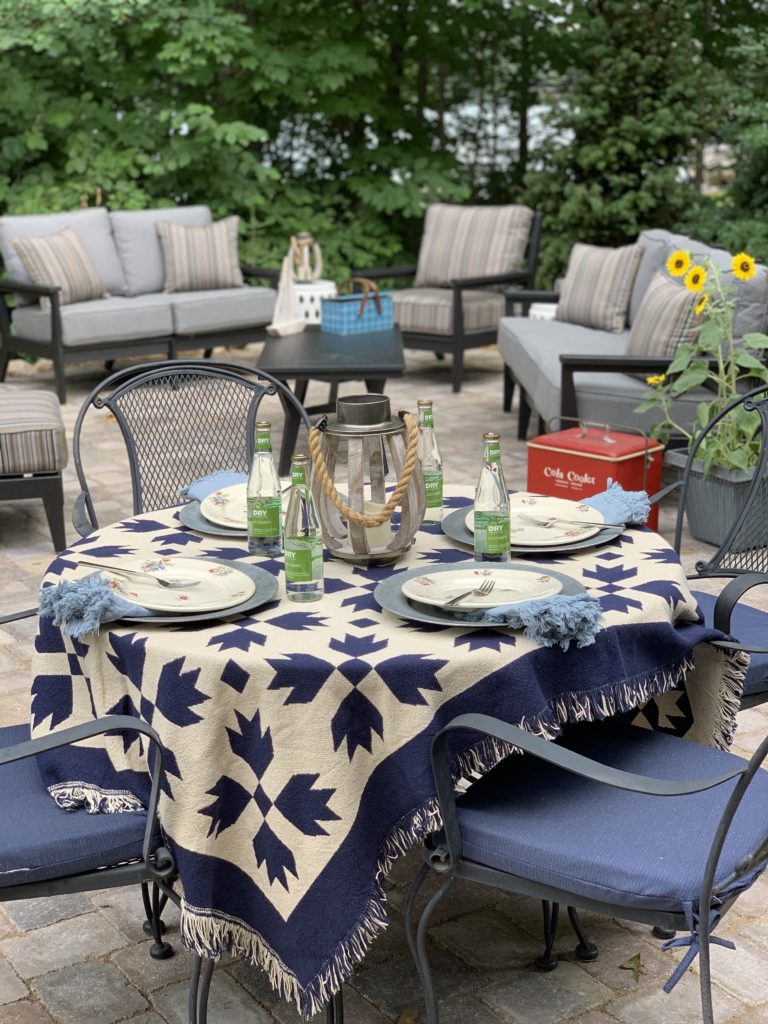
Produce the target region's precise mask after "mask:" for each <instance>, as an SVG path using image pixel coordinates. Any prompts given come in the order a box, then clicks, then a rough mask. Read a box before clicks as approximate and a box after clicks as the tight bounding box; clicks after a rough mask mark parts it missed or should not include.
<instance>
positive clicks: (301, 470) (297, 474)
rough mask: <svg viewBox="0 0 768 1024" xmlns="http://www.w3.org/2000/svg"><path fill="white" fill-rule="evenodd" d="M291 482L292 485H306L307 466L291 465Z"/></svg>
mask: <svg viewBox="0 0 768 1024" xmlns="http://www.w3.org/2000/svg"><path fill="white" fill-rule="evenodd" d="M291 483H292V484H293V486H294V487H306V486H307V467H306V466H302V465H298V466H296V465H294V466H291Z"/></svg>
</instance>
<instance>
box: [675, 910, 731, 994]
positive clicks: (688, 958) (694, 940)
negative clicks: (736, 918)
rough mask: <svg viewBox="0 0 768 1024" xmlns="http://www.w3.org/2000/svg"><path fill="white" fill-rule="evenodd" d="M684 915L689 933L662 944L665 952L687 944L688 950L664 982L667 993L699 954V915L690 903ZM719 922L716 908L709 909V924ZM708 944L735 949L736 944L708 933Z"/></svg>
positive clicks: (712, 924) (712, 926) (713, 924)
mask: <svg viewBox="0 0 768 1024" xmlns="http://www.w3.org/2000/svg"><path fill="white" fill-rule="evenodd" d="M685 917H686V920H687V922H688V927H689V928H690V929H691V931H690V935H681V936H676V937H675V938H674V939H668V940H667V941H666V942H665V943H664V944H663V945H662V947H661V948H662V950H664V952H666V951H667V950H668V949H675V948H676V947H677V948H679V947H681V946H688V951H687V953H686V954H685V956H684V957H683V959H682V960H681V961H680V963H679V964H678V965H677V967H676V968H675V969H674V971H673V972H672V974H671V975H670V976H669V978H668V979H667V981H666V983H665V984H664V991H665V992H666V993H667V994H669V993H670V992H671V991H672V989H673V988H674V987H675V985H676V984H677V983H678V981H680V979H681V978H682V977H683V975H684V974H685V972H686V971H687V970H688V968H689V967H690V966H691V964H692V963H693V962H694V960H695V959H696V957H697V956H698V955H699V950H700V948H701V943H700V941H699V930H698V922H699V916H698V914H696V913H695V912H694V911H693V907H692V905H691V904H690V903H686V904H685ZM719 922H720V914H719V913H718V911H717V910H710V912H709V926H710V928H715V927H716V926H717V924H719ZM709 944H710V945H711V946H725V948H726V949H736V944H735V943H734V942H731V940H730V939H721V938H720V936H719V935H710V936H709Z"/></svg>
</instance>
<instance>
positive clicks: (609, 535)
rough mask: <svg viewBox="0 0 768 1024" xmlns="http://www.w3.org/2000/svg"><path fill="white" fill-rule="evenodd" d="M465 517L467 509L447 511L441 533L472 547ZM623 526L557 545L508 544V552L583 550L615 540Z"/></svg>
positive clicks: (527, 555) (539, 553)
mask: <svg viewBox="0 0 768 1024" xmlns="http://www.w3.org/2000/svg"><path fill="white" fill-rule="evenodd" d="M466 518H467V509H466V507H464V508H457V509H454V510H453V512H449V513H448V515H446V516H444V517H443V520H442V523H441V526H442V529H443V533H444V534H445V535H446V537H450V538H451V540H455V541H458V543H459V544H467V545H468V546H469V547H472V546H473V545H474V543H475V538H474V537H473V536H472V534H471V533H470V532H469V530H468V529H467V524H466V522H465V520H466ZM624 530H625V527H624V526H605V527H603V529H601V530H599V531H598V532H597V533H596V534H595V535H594V536H593V537H586V538H585V539H584V540H576V541H573V542H572V543H570V544H565V543H563V544H558V545H557V547H547V546H545V547H540V548H532V547H523V546H522V545H517V544H512V545H511V546H510V549H509V550H510V553H511V554H513V555H525V556H526V557H529V556H530V555H548V556H550V557H551V556H553V555H561V554H562V555H567V554H570V553H571V552H574V551H584V550H585V549H587V548H596V547H599V546H600V545H601V544H607V543H608V542H609V541H611V540H615V539H616V538H617V537H620V536H621V534H622V533H623V532H624Z"/></svg>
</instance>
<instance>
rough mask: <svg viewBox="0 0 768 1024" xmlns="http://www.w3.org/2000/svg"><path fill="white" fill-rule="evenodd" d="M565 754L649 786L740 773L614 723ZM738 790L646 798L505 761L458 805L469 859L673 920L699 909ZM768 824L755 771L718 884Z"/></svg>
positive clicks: (730, 761)
mask: <svg viewBox="0 0 768 1024" xmlns="http://www.w3.org/2000/svg"><path fill="white" fill-rule="evenodd" d="M564 742H565V745H566V746H568V747H569V748H570V749H572V750H576V751H578V752H579V753H581V754H584V755H586V756H587V757H593V758H594V759H595V760H597V761H600V762H601V763H602V764H608V765H611V766H613V767H616V768H621V769H623V770H624V771H629V772H637V773H638V774H641V775H650V776H655V777H656V778H668V779H679V780H681V781H682V780H686V779H693V778H706V777H709V776H716V775H721V774H725V773H727V772H729V771H732V770H733V769H734V768H738V767H741V766H743V764H744V762H743V761H742V759H741V758H738V757H735V756H734V755H733V754H729V753H726V752H725V751H722V750H715V749H714V748H712V747H708V746H704V745H703V744H698V743H694V742H692V741H691V740H683V739H680V738H678V737H676V736H669V735H667V734H665V733H661V732H652V731H650V730H648V729H640V728H636V727H632V726H626V727H623V728H622V727H618V726H614V725H612V724H611V723H596V724H595V725H588V726H580V727H577V728H575V729H573V730H571V731H570V733H569V735H568V736H567V737H566V739H565V740H564ZM681 744H685V746H686V749H685V756H682V755H681V751H680V745H681ZM734 785H735V783H734V782H730V783H725V784H723V785H721V786H717V787H716V788H714V789H710V790H706V791H704V792H701V793H694V794H690V795H688V796H684V797H652V796H647V795H644V794H639V793H632V792H627V791H626V790H621V789H614V788H612V787H610V786H606V785H603V784H601V783H598V782H593V781H591V780H588V779H585V778H581V777H579V776H576V775H573V774H572V773H570V772H566V771H564V770H563V769H561V768H558V767H555V766H553V765H551V764H548V763H546V762H543V761H541V760H538V759H534V758H532V757H529V756H527V755H524V756H521V755H512V756H511V757H509V758H507V759H506V760H505V761H503V762H502V763H501V764H500V765H499V766H498V767H497V768H495V769H494V770H493V771H492V772H490V773H489V774H488V775H486V776H485V777H484V778H482V779H480V780H479V781H478V782H476V783H474V784H473V785H472V786H471V787H470V789H469V790H468V792H467V793H466V794H465V795H464V796H462V797H460V798H459V800H458V801H457V810H458V818H459V823H460V828H461V832H462V837H463V841H464V856H465V857H466V858H467V859H469V860H474V861H476V862H478V863H480V864H484V865H487V866H490V867H494V868H498V869H500V870H502V871H506V872H509V873H511V874H515V875H520V876H522V877H524V878H530V879H533V880H535V881H538V882H541V883H543V884H545V885H551V886H555V887H558V888H562V889H565V890H566V891H567V892H569V893H576V894H578V895H581V896H583V897H585V898H586V899H596V900H602V901H608V902H610V903H614V904H618V905H620V906H627V907H635V908H636V907H644V908H647V909H650V910H661V911H675V912H680V910H681V904H682V903H684V902H687V901H691V902H694V903H696V902H697V901H698V898H699V892H700V890H701V883H702V879H703V876H704V868H705V864H706V860H707V856H708V854H709V847H710V844H711V841H712V837H713V836H714V834H715V830H716V827H717V823H718V821H719V818H720V816H721V814H722V812H723V810H724V808H725V804H726V801H727V799H728V797H729V796H730V794H731V792H732V791H733V788H734ZM767 824H768V773H766V772H765V771H763V770H762V769H761V770H760V771H758V773H757V775H756V776H755V778H754V781H753V783H752V785H751V786H750V788H749V789H748V790H747V793H746V794H745V797H744V801H743V804H742V806H741V807H740V809H739V811H738V813H737V815H736V817H735V819H734V822H733V825H732V828H731V831H730V832H729V834H728V838H727V840H726V843H725V846H724V849H723V853H722V856H721V859H720V864H719V869H718V877H719V878H724V877H726V876H727V875H728V874H729V873H730V872H731V871H733V869H734V868H735V866H736V863H737V862H738V861H739V860H740V859H741V858H742V857H743V856H744V855H745V854H746V853H748V852H750V851H751V850H752V849H753V847H755V846H757V844H758V843H759V842H760V841H761V840H762V838H763V837H764V835H765V833H766V826H767ZM670 850H674V851H675V855H674V856H670Z"/></svg>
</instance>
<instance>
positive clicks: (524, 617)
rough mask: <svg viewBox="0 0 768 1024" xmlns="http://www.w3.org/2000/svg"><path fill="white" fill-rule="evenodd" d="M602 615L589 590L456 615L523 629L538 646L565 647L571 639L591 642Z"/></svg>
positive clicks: (465, 619)
mask: <svg viewBox="0 0 768 1024" xmlns="http://www.w3.org/2000/svg"><path fill="white" fill-rule="evenodd" d="M602 617H603V612H602V609H601V607H600V602H599V601H598V600H597V598H596V597H592V596H591V595H590V594H555V595H554V596H553V597H541V598H538V599H537V600H535V601H525V602H523V603H522V604H502V605H499V606H498V607H497V608H489V609H487V610H484V611H481V612H464V613H461V614H457V616H456V618H457V619H459V620H460V621H462V622H487V623H488V625H489V626H490V625H498V626H509V628H510V629H522V630H523V632H524V633H525V635H526V636H527V637H528V639H529V640H530V641H532V642H533V643H535V644H539V645H540V646H541V647H555V646H559V647H562V649H563V650H564V651H567V650H568V648H569V646H570V644H571V642H572V641H573V642H575V644H576V646H577V647H589V646H590V644H593V643H594V642H595V637H596V636H597V633H598V631H599V629H600V624H601V622H602Z"/></svg>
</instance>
